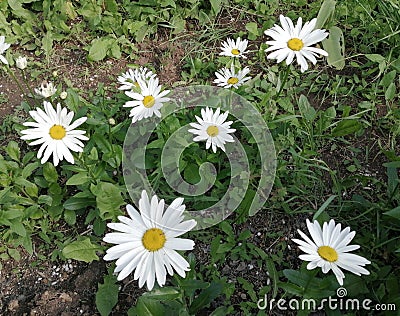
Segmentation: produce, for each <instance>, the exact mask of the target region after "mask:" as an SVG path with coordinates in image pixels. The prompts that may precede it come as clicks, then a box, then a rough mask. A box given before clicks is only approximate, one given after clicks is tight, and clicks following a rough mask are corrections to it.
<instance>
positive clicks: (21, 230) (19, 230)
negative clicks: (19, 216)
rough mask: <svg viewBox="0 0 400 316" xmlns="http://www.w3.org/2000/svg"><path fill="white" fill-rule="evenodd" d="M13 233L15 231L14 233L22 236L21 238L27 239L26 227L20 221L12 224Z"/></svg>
mask: <svg viewBox="0 0 400 316" xmlns="http://www.w3.org/2000/svg"><path fill="white" fill-rule="evenodd" d="M10 229H11V231H13V232H14V233H16V234H18V235H20V236H21V237H25V236H26V229H25V227H24V225H22V223H21V222H20V221H14V222H12V224H11V226H10Z"/></svg>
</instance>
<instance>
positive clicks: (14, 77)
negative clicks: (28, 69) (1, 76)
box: [6, 66, 33, 107]
mask: <svg viewBox="0 0 400 316" xmlns="http://www.w3.org/2000/svg"><path fill="white" fill-rule="evenodd" d="M6 69H7V72H8V73H9V74H10V76H11V77H12V79H13V80H14V81H15V83H16V84H17V86H18V88H19V90H20V91H21V93H22V94H23V96H24V99H25V100H26V103H28V104H29V106H30V107H31V104H30V103H29V101H28V99H27V98H25V91H24V89H23V88H22V86H21V83H20V82H19V80H18V79H17V77H16V76H15V74H14V72H13V71H12V70H11V69H10V67H8V66H7V67H6ZM23 78H24V81H25V74H24V73H23ZM25 85H26V86H27V87H28V90H29V91H30V93H31V94H32V95H33V93H32V90H31V88H30V87H29V85H28V83H27V82H25Z"/></svg>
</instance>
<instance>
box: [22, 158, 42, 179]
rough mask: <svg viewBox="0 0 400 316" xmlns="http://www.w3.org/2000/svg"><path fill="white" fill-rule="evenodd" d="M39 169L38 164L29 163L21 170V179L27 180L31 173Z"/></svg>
mask: <svg viewBox="0 0 400 316" xmlns="http://www.w3.org/2000/svg"><path fill="white" fill-rule="evenodd" d="M37 167H39V162H37V161H35V162H31V163H29V164H27V165H26V166H25V168H24V169H23V170H22V173H21V175H22V177H23V178H25V179H26V178H28V177H29V176H30V175H32V173H33V171H35V170H36V169H37Z"/></svg>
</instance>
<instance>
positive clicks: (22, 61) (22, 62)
mask: <svg viewBox="0 0 400 316" xmlns="http://www.w3.org/2000/svg"><path fill="white" fill-rule="evenodd" d="M15 65H16V66H17V68H19V69H21V70H23V69H25V68H26V66H27V65H28V61H27V59H26V57H22V56H19V57H18V58H17V59H16V60H15Z"/></svg>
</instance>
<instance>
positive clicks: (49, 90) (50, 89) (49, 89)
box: [35, 81, 57, 98]
mask: <svg viewBox="0 0 400 316" xmlns="http://www.w3.org/2000/svg"><path fill="white" fill-rule="evenodd" d="M56 92H57V89H56V87H54V86H53V83H52V82H47V81H43V82H42V84H41V85H40V87H39V89H35V93H36V94H37V95H39V96H41V97H43V98H49V97H51V96H52V95H53V94H54V93H56Z"/></svg>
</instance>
